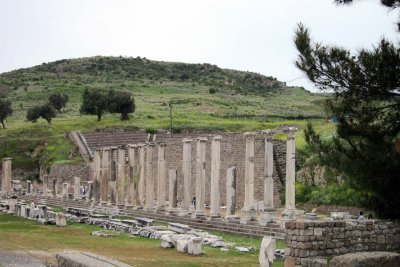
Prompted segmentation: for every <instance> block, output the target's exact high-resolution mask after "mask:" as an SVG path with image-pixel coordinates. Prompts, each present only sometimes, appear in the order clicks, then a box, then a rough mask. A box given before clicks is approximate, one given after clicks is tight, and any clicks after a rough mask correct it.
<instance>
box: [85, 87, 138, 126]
mask: <svg viewBox="0 0 400 267" xmlns="http://www.w3.org/2000/svg"><path fill="white" fill-rule="evenodd" d="M135 108H136V106H135V99H134V98H133V96H132V93H131V92H128V91H115V90H108V91H106V90H101V89H85V91H84V92H83V96H82V105H81V108H80V113H81V114H88V115H96V116H97V121H100V120H101V118H102V116H103V115H104V114H105V113H106V112H109V113H119V114H121V120H129V114H130V113H133V112H134V111H135Z"/></svg>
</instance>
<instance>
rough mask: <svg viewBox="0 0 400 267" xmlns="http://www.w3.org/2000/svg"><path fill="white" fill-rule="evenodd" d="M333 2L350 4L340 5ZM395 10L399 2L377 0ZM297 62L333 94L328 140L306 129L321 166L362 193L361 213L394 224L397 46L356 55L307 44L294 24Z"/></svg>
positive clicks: (399, 164)
mask: <svg viewBox="0 0 400 267" xmlns="http://www.w3.org/2000/svg"><path fill="white" fill-rule="evenodd" d="M337 2H339V3H343V2H346V3H348V2H351V1H340V0H338V1H337ZM382 3H384V4H385V5H387V6H390V7H393V8H396V7H399V6H400V1H386V0H382ZM295 45H296V47H297V50H298V51H299V57H298V60H297V62H296V65H297V67H298V68H299V69H300V70H302V71H303V72H304V73H305V74H306V75H307V76H308V78H309V79H310V80H311V81H312V82H314V83H315V85H317V86H318V87H319V88H320V89H322V90H326V89H328V90H331V91H333V92H334V99H333V100H332V101H330V102H329V105H328V108H329V110H330V111H331V112H332V113H333V114H336V116H337V117H338V124H337V133H336V135H335V136H334V137H333V140H331V141H326V140H323V139H322V138H321V137H320V136H319V135H318V134H317V133H316V132H315V131H314V129H313V128H312V126H311V125H309V126H308V127H307V129H306V130H305V137H306V141H307V143H308V144H309V146H310V148H311V150H312V151H314V152H315V153H316V154H317V155H318V156H319V159H320V162H321V164H322V165H325V166H328V167H330V168H332V169H335V170H337V171H339V172H340V173H342V174H344V175H345V177H347V178H346V180H347V182H349V183H350V185H351V186H352V187H353V188H355V189H358V190H360V191H361V192H363V193H364V194H365V202H364V203H362V204H363V205H364V206H365V207H366V208H368V209H371V210H373V211H374V212H375V213H376V214H377V215H378V216H380V217H382V218H389V219H399V218H400V210H399V209H398V207H399V205H400V198H399V197H398V192H399V191H400V149H399V148H400V90H399V88H400V71H399V70H400V47H399V45H397V44H393V43H391V42H389V41H387V40H385V39H382V40H381V41H380V43H379V44H378V45H377V46H376V47H375V48H374V49H372V50H366V49H361V50H360V51H358V52H356V53H351V52H350V51H348V50H346V49H344V48H340V47H335V46H327V45H323V44H321V43H315V42H312V40H311V38H310V33H309V30H308V29H307V28H306V27H304V26H303V25H302V24H299V26H298V29H297V31H296V35H295Z"/></svg>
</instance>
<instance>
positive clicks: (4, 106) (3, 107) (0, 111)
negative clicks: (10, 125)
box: [0, 98, 13, 128]
mask: <svg viewBox="0 0 400 267" xmlns="http://www.w3.org/2000/svg"><path fill="white" fill-rule="evenodd" d="M12 113H13V110H12V107H11V101H10V100H7V99H4V98H0V122H1V125H3V128H6V126H5V125H4V120H5V119H7V118H8V117H9V116H11V115H12Z"/></svg>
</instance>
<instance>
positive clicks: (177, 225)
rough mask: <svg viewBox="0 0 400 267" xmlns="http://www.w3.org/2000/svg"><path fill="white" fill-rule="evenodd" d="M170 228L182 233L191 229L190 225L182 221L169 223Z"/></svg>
mask: <svg viewBox="0 0 400 267" xmlns="http://www.w3.org/2000/svg"><path fill="white" fill-rule="evenodd" d="M168 229H169V230H171V231H174V232H177V233H180V234H186V233H187V232H188V231H189V230H190V226H189V225H186V224H181V223H168Z"/></svg>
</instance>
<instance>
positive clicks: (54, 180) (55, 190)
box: [52, 178, 58, 197]
mask: <svg viewBox="0 0 400 267" xmlns="http://www.w3.org/2000/svg"><path fill="white" fill-rule="evenodd" d="M52 191H53V197H57V193H58V192H57V178H54V179H53V184H52Z"/></svg>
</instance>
